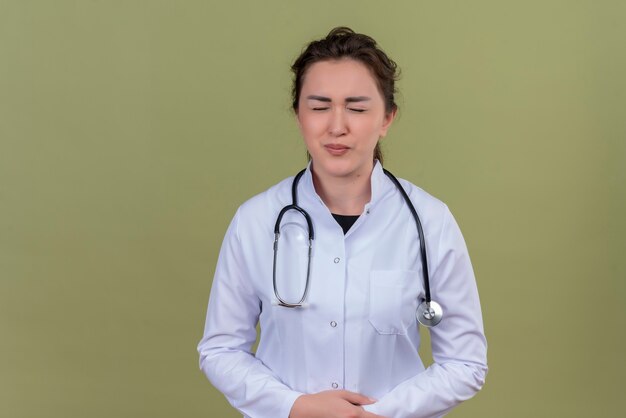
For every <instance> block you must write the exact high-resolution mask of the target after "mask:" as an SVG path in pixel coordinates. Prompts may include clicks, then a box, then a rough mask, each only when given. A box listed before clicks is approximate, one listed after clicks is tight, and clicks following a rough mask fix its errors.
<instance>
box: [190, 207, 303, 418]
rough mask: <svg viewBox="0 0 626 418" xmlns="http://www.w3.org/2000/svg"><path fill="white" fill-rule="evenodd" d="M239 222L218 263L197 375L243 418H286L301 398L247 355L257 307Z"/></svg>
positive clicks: (233, 225)
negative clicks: (201, 376)
mask: <svg viewBox="0 0 626 418" xmlns="http://www.w3.org/2000/svg"><path fill="white" fill-rule="evenodd" d="M238 219H239V211H238V212H237V214H236V215H235V217H234V219H233V221H232V222H231V224H230V226H229V228H228V231H227V232H226V236H225V238H224V242H223V244H222V249H221V251H220V255H219V258H218V262H217V267H216V271H215V276H214V278H213V284H212V288H211V295H210V298H209V306H208V309H207V316H206V324H205V329H204V336H203V338H202V340H201V341H200V343H199V344H198V352H199V354H200V369H201V370H202V371H203V372H204V373H205V374H206V376H207V377H208V378H209V380H210V381H211V383H212V384H213V386H215V387H216V388H217V389H218V390H220V391H221V392H222V393H223V394H224V395H225V396H226V398H227V399H228V401H229V402H230V404H231V405H233V406H234V407H235V408H237V409H238V410H239V411H241V412H242V413H244V414H245V415H247V416H249V417H252V418H287V417H288V416H289V412H290V410H291V407H292V406H293V403H294V402H295V400H296V398H297V397H298V396H300V395H301V393H299V392H296V391H293V390H291V389H290V388H289V387H287V386H286V385H285V384H283V383H282V382H281V381H280V380H279V379H278V378H277V377H276V376H275V375H274V374H273V373H272V371H271V370H270V369H269V368H268V367H267V366H265V365H264V364H263V363H262V362H261V361H260V360H259V359H257V358H256V357H255V356H254V354H253V353H252V352H251V348H252V345H253V344H254V342H255V340H256V324H257V321H258V317H259V313H260V306H261V305H260V300H259V298H258V296H257V295H256V294H255V292H254V289H253V286H252V284H251V283H250V282H249V281H248V277H247V269H246V267H245V266H244V265H243V264H242V263H243V260H244V257H243V254H242V249H241V242H240V240H239V236H238V232H237V228H238Z"/></svg>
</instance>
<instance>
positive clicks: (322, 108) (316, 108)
mask: <svg viewBox="0 0 626 418" xmlns="http://www.w3.org/2000/svg"><path fill="white" fill-rule="evenodd" d="M313 110H328V108H327V107H314V108H313Z"/></svg>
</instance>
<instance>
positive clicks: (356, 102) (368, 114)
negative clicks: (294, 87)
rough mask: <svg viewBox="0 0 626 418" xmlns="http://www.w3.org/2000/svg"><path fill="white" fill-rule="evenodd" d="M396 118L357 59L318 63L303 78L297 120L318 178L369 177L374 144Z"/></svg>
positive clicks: (373, 80)
mask: <svg viewBox="0 0 626 418" xmlns="http://www.w3.org/2000/svg"><path fill="white" fill-rule="evenodd" d="M394 117H395V112H391V113H390V114H386V113H385V104H384V101H383V97H382V95H381V93H380V91H379V90H378V87H377V85H376V80H375V79H374V77H373V76H372V75H371V73H370V71H369V70H368V68H367V67H366V66H365V65H364V64H362V63H361V62H359V61H355V60H353V59H342V60H335V61H321V62H317V63H315V64H313V65H311V67H309V69H308V70H307V72H306V73H305V75H304V82H303V84H302V90H301V92H300V101H299V103H298V113H297V119H298V125H299V127H300V131H301V132H302V136H303V137H304V142H305V144H306V147H307V149H308V151H309V154H311V158H312V160H313V170H314V172H315V173H316V174H317V175H318V176H323V177H325V176H333V177H352V176H361V175H368V176H369V175H370V173H371V170H372V167H373V158H374V148H375V147H376V143H377V142H378V140H379V139H380V138H381V137H384V136H385V135H386V134H387V129H388V128H389V126H390V125H391V122H392V121H393V119H394Z"/></svg>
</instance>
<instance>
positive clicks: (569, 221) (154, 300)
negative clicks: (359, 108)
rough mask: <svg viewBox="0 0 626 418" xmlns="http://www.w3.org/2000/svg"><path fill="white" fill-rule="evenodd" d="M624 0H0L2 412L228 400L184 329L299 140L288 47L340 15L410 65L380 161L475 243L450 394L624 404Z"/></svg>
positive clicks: (193, 332)
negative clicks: (469, 314)
mask: <svg viewBox="0 0 626 418" xmlns="http://www.w3.org/2000/svg"><path fill="white" fill-rule="evenodd" d="M625 4H626V3H624V2H622V1H575V0H571V1H566V0H562V1H557V0H543V1H535V0H532V1H524V2H522V1H501V0H492V1H486V0H485V1H480V0H477V1H444V0H438V1H435V0H431V1H426V0H424V1H398V2H391V1H389V2H382V1H362V0H361V1H328V0H319V1H316V2H296V1H283V2H278V1H262V2H261V1H258V2H254V1H249V2H237V1H233V2H210V1H178V2H174V1H147V0H145V1H139V0H126V1H121V0H119V1H104V0H100V1H99V0H92V1H87V0H82V1H79V0H74V1H69V0H57V1H43V0H42V1H29V0H0V416H2V417H11V418H26V417H92V418H99V417H150V418H157V417H207V416H211V417H236V416H238V414H237V413H236V412H234V411H233V410H231V409H230V408H229V407H228V405H227V403H226V401H225V400H224V399H223V398H222V396H221V395H220V394H219V393H218V392H217V391H215V390H214V389H213V388H212V387H211V386H210V384H209V383H208V381H207V380H206V378H205V377H204V375H203V374H202V373H201V372H200V371H199V370H198V366H197V361H198V358H197V353H196V351H195V347H196V344H197V342H198V340H199V339H200V337H201V334H202V328H203V325H204V314H205V309H206V303H207V300H208V294H209V289H210V284H211V278H212V274H213V269H214V265H215V262H216V257H217V252H218V249H219V246H220V244H221V239H222V236H223V233H224V232H225V229H226V226H227V224H228V223H229V221H230V218H231V216H232V215H233V214H234V211H235V209H236V207H237V206H238V205H239V204H240V203H241V202H243V201H244V200H245V199H247V198H248V197H250V196H251V195H253V194H255V193H257V192H260V191H262V190H264V189H265V188H267V187H268V186H270V185H272V184H274V183H275V182H277V181H278V180H280V179H282V178H284V177H286V176H289V175H292V174H293V173H294V172H296V171H297V170H298V169H299V168H300V167H302V166H303V165H304V164H305V157H304V147H303V145H302V143H301V139H300V137H299V134H298V131H297V127H296V125H295V123H294V121H293V116H292V115H291V114H290V112H289V106H290V100H289V92H290V78H291V76H290V73H289V65H290V63H291V61H292V60H293V59H294V58H295V57H296V56H297V54H298V53H299V51H300V49H301V48H302V46H303V45H304V44H305V42H307V41H309V40H311V39H313V38H316V37H319V36H321V35H324V34H325V33H326V32H327V31H328V30H329V29H330V28H331V27H333V26H336V25H348V26H352V27H353V28H354V29H355V30H357V31H361V32H365V33H368V34H371V35H372V36H373V37H375V38H376V39H377V40H378V41H379V43H380V44H381V45H382V46H383V48H384V49H385V50H386V51H387V52H388V53H389V54H390V55H391V56H392V57H393V58H394V59H395V60H396V61H397V62H398V63H399V65H400V66H401V68H402V72H403V78H402V80H401V82H400V83H399V88H400V89H401V91H402V94H401V95H400V97H399V104H400V107H401V112H400V118H399V120H397V121H396V124H395V125H394V126H393V128H392V130H391V132H390V135H389V136H388V137H387V138H386V139H385V143H386V144H385V151H386V154H387V162H386V165H387V167H388V168H390V169H391V170H393V171H394V172H395V173H396V174H397V175H399V176H402V177H404V178H407V179H410V180H412V181H413V182H415V183H417V184H419V185H421V186H422V187H423V188H424V189H426V190H427V191H429V192H430V193H432V194H434V195H435V196H437V197H439V198H441V199H442V200H444V201H445V202H447V203H448V204H449V206H450V207H451V209H452V210H453V212H454V213H455V215H456V217H457V219H458V221H459V223H460V225H461V227H462V229H463V232H464V234H465V237H466V240H467V243H468V246H469V248H470V252H471V255H472V260H473V263H474V267H475V270H476V275H477V280H478V284H479V288H480V291H481V300H482V304H483V310H484V319H485V329H486V333H487V337H488V341H489V365H490V372H489V376H488V378H487V384H486V386H485V388H484V389H483V391H482V392H480V393H479V394H478V395H477V397H476V398H475V399H473V400H472V401H469V402H468V403H466V404H464V405H463V406H461V407H460V408H458V409H457V410H455V411H454V412H453V413H452V414H451V416H453V417H483V418H484V417H513V418H515V417H520V418H526V417H530V416H538V417H591V416H598V417H600V416H602V417H605V416H606V417H611V416H618V415H620V412H621V411H622V410H623V407H622V405H621V404H622V402H621V401H622V398H623V391H624V385H623V375H624V374H625V373H626V361H625V360H624V353H625V352H626V347H625V345H626V335H625V330H626V309H625V307H624V304H625V302H626V286H625V285H624V282H625V279H626V262H625V261H624V257H623V253H624V252H625V250H626V243H625V239H624V235H625V234H626V223H625V221H624V216H623V215H624V213H625V212H626V122H625V120H626V105H625V103H626V78H625V77H624V75H625V74H626V53H625V50H626V49H625V48H624V40H625V39H626V26H625V25H624V20H625V19H626V6H625Z"/></svg>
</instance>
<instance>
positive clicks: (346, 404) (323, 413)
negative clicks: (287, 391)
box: [289, 390, 385, 418]
mask: <svg viewBox="0 0 626 418" xmlns="http://www.w3.org/2000/svg"><path fill="white" fill-rule="evenodd" d="M374 402H376V401H375V400H373V399H370V398H368V397H367V396H363V395H360V394H358V393H354V392H349V391H347V390H327V391H324V392H319V393H314V394H311V395H302V396H300V397H299V398H298V399H296V401H295V402H294V404H293V407H292V408H291V412H290V413H289V418H385V417H383V416H381V415H376V414H372V413H371V412H367V411H366V410H365V409H363V408H362V407H361V405H369V404H373V403H374Z"/></svg>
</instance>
